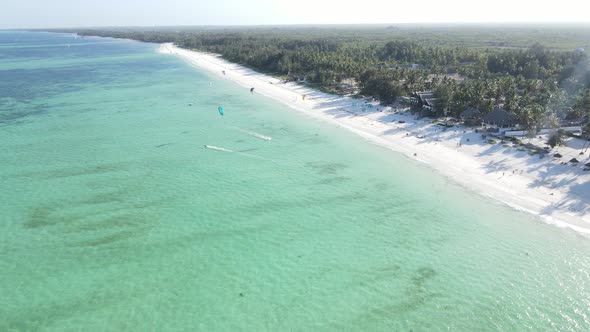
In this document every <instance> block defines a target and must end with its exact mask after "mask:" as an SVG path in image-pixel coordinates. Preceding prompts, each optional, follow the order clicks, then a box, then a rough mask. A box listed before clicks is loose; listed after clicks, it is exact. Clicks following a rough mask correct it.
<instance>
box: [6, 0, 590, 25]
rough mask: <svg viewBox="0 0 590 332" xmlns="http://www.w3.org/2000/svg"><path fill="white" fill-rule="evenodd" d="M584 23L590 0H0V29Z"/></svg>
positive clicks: (589, 8)
mask: <svg viewBox="0 0 590 332" xmlns="http://www.w3.org/2000/svg"><path fill="white" fill-rule="evenodd" d="M414 22H418V23H433V22H590V1H589V0H486V1H481V0H420V1H408V0H402V1H396V0H354V1H351V0H286V1H285V0H275V1H273V0H248V1H243V0H0V28H49V27H85V26H122V25H125V26H138V25H139V26H154V25H159V26H162V25H243V24H244V25H246V24H248V25H249V24H355V23H414Z"/></svg>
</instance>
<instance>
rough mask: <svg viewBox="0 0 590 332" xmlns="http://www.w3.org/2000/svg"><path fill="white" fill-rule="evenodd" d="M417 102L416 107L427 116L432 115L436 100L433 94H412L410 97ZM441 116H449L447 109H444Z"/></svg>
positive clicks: (428, 92) (430, 92)
mask: <svg viewBox="0 0 590 332" xmlns="http://www.w3.org/2000/svg"><path fill="white" fill-rule="evenodd" d="M410 98H413V99H415V100H416V101H417V103H416V105H415V106H417V107H419V108H421V109H422V110H423V111H425V112H424V113H426V115H427V116H432V115H434V105H435V104H436V98H435V97H434V92H432V91H423V92H413V93H412V95H411V97H410ZM443 114H444V115H445V116H446V115H448V114H449V109H448V108H445V109H444V110H443Z"/></svg>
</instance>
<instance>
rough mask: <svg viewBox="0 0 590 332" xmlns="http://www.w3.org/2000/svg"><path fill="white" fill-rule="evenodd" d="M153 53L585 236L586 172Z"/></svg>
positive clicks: (458, 132)
mask: <svg viewBox="0 0 590 332" xmlns="http://www.w3.org/2000/svg"><path fill="white" fill-rule="evenodd" d="M158 52H160V53H163V54H172V55H175V56H179V57H180V58H182V59H184V60H186V61H187V62H189V63H190V64H192V65H195V66H197V67H199V68H201V69H204V70H207V71H209V72H211V73H213V74H216V75H218V76H220V77H222V78H226V79H229V80H231V81H233V82H235V83H238V84H240V85H242V86H244V87H245V88H248V89H250V88H254V89H255V93H259V94H262V95H265V96H267V97H270V98H272V99H275V100H277V101H279V102H281V103H283V104H286V105H288V106H289V107H291V108H294V109H297V110H299V111H302V112H304V113H306V114H308V115H311V116H313V117H316V118H319V119H322V120H325V121H328V122H330V123H333V124H336V125H338V126H341V127H344V128H346V129H348V130H350V131H352V132H354V133H356V134H358V135H360V136H362V137H364V138H365V139H368V140H370V141H371V142H374V143H377V144H379V145H381V146H383V147H386V148H388V149H391V150H394V151H397V152H400V153H403V154H405V155H406V156H408V157H409V158H412V159H415V160H417V161H420V162H423V163H426V164H428V165H429V166H430V167H432V168H433V169H435V170H437V171H439V172H440V173H441V174H442V175H444V176H447V177H449V178H451V179H453V180H454V181H455V182H457V183H458V184H460V185H463V186H464V187H466V188H468V189H470V190H473V191H475V192H477V193H480V194H483V195H484V196H486V197H491V198H493V199H495V200H498V201H500V202H504V203H506V204H507V205H509V206H511V207H512V208H515V209H518V210H522V211H526V212H529V213H532V214H536V215H538V216H541V217H542V219H543V220H545V221H546V222H548V223H551V224H555V225H557V226H559V227H567V228H571V229H573V230H575V231H577V232H580V233H583V234H588V235H590V172H583V171H582V169H581V168H579V167H578V168H575V167H573V166H571V165H560V163H559V162H557V161H554V160H552V158H551V157H547V158H544V159H539V158H538V156H529V155H527V154H526V153H524V152H521V151H518V150H517V149H516V148H513V147H505V146H502V145H501V144H495V145H491V144H489V143H488V142H487V141H485V140H482V139H481V137H480V134H476V133H475V132H473V131H472V129H470V128H466V127H462V126H455V127H453V128H452V129H449V130H443V128H442V127H440V126H437V125H435V124H432V123H430V120H424V119H422V120H418V119H416V118H415V117H414V116H412V115H410V114H409V113H406V112H396V110H394V109H392V108H391V107H383V106H379V105H377V103H371V106H369V105H368V104H365V103H366V101H364V100H362V99H353V98H349V97H341V96H336V95H330V94H326V93H323V92H319V91H316V90H313V89H311V88H307V87H303V86H300V85H297V84H295V83H283V82H281V81H280V80H278V79H276V78H273V77H270V76H267V75H264V74H260V73H257V72H255V71H253V70H251V69H248V68H245V67H243V66H240V65H237V64H234V63H230V62H228V61H225V60H223V59H222V58H221V57H220V56H218V55H215V54H208V53H203V52H198V51H191V50H186V49H182V48H179V47H176V46H174V45H173V44H171V43H166V44H161V45H160V48H159V49H158ZM223 71H225V74H224V73H223ZM304 95H305V100H304V98H303V96H304ZM363 109H364V111H363ZM399 121H404V123H399ZM459 141H461V146H460V147H459V146H458V144H459ZM565 149H566V148H564V151H565ZM572 150H573V149H572ZM564 151H560V153H562V154H563V155H564V158H563V159H564V160H566V159H567V158H572V157H569V156H568V155H567V154H566V153H567V152H564ZM572 153H573V151H572ZM587 159H588V157H587V156H584V157H583V158H582V160H580V161H581V162H582V163H586V162H588V161H587ZM567 160H569V159H567ZM560 183H561V185H559V186H558V185H557V184H560Z"/></svg>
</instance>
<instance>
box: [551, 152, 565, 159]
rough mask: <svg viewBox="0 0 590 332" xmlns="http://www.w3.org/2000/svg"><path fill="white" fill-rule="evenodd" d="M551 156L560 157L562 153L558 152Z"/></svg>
mask: <svg viewBox="0 0 590 332" xmlns="http://www.w3.org/2000/svg"><path fill="white" fill-rule="evenodd" d="M553 157H555V158H561V157H563V156H562V155H560V154H559V153H556V154H554V155H553Z"/></svg>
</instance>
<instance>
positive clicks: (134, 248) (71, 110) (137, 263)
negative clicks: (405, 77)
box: [0, 32, 590, 331]
mask: <svg viewBox="0 0 590 332" xmlns="http://www.w3.org/2000/svg"><path fill="white" fill-rule="evenodd" d="M156 48H157V46H156V45H152V44H142V43H137V42H131V41H125V40H113V39H99V38H77V39H76V38H74V36H72V35H66V34H50V33H32V32H0V142H2V144H1V146H0V182H1V183H2V187H1V189H0V202H2V205H1V206H2V218H1V221H0V294H2V296H1V297H0V330H2V331H5V330H7V331H11V330H16V331H80V330H90V331H113V330H130V331H194V330H202V331H228V330H255V331H261V330H269V331H277V330H300V331H308V330H320V331H323V330H325V331H330V330H338V331H340V330H363V331H366V330H387V331H390V330H404V331H410V330H413V331H423V330H435V331H436V330H455V331H475V330H477V331H487V330H491V331H493V330H500V331H514V330H527V329H529V330H535V331H536V330H563V331H587V330H589V329H590V317H588V315H590V290H589V286H590V275H589V274H588V271H590V255H589V254H590V242H589V240H588V239H587V238H585V237H582V236H580V235H578V234H576V233H574V232H572V231H568V230H563V229H559V228H556V227H554V226H551V225H547V224H544V223H543V222H542V221H541V220H540V219H538V218H536V217H533V216H531V215H528V214H525V213H521V212H517V211H514V210H512V209H509V208H508V207H506V206H503V205H501V204H498V203H495V202H491V201H489V200H487V199H486V198H484V197H481V196H479V195H477V194H474V193H472V192H469V191H467V190H465V189H464V188H461V187H458V186H456V185H454V184H453V183H451V182H449V181H448V180H447V179H446V178H444V177H442V176H440V175H438V174H435V173H434V172H432V171H431V170H430V169H428V168H427V167H425V166H422V165H420V164H417V163H415V162H414V161H412V160H410V159H408V158H406V157H404V156H402V155H399V154H397V153H394V152H391V151H388V150H386V149H383V148H380V147H378V146H375V145H372V144H370V143H368V142H366V141H364V140H363V139H361V138H359V137H357V136H356V135H354V134H352V133H349V132H347V131H345V130H344V129H341V128H337V127H335V126H333V125H330V124H327V123H323V122H321V121H318V120H316V119H312V118H310V117H308V116H306V115H303V114H300V113H298V112H296V111H294V110H292V109H289V108H287V107H285V106H283V105H281V104H278V103H276V102H274V101H272V100H269V99H267V98H264V97H262V96H258V95H256V94H254V95H251V94H250V93H249V91H248V89H246V88H243V87H240V86H238V85H235V84H233V83H231V82H228V81H225V80H223V79H219V78H216V77H214V76H210V75H208V74H206V73H204V72H200V71H198V70H196V69H195V68H192V67H190V66H189V65H188V64H185V63H184V62H182V61H181V60H179V59H176V58H174V57H172V56H165V55H160V54H157V53H156V52H155V50H156ZM189 104H192V106H189ZM219 105H223V107H224V109H225V116H223V117H221V116H220V115H219V114H218V112H217V107H218V106H219ZM245 131H251V132H256V133H260V134H262V135H265V136H270V137H272V140H271V141H265V140H261V139H258V138H256V137H254V136H252V135H249V134H248V133H247V132H245ZM204 145H212V146H216V147H221V148H225V149H228V150H231V151H234V152H233V153H232V152H226V151H218V150H212V149H206V148H204Z"/></svg>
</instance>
